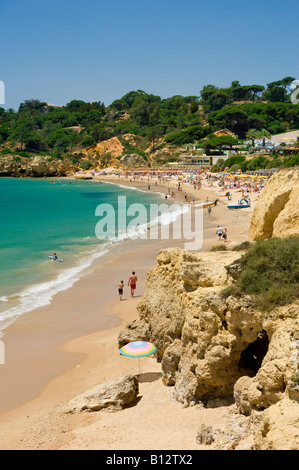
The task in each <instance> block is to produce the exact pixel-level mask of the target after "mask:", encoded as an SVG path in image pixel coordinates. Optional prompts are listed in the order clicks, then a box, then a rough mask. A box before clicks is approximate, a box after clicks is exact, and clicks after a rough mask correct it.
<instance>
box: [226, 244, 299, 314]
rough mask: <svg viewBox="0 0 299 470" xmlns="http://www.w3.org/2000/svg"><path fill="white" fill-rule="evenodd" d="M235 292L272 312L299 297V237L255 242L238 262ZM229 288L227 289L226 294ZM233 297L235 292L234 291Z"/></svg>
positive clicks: (262, 308)
mask: <svg viewBox="0 0 299 470" xmlns="http://www.w3.org/2000/svg"><path fill="white" fill-rule="evenodd" d="M239 263H240V265H241V269H242V270H241V274H240V277H239V278H238V280H237V281H236V283H235V285H234V287H233V290H234V291H235V292H239V293H240V292H242V293H245V294H250V295H253V297H254V299H255V303H256V306H257V307H258V308H260V309H261V310H264V311H265V310H271V309H273V308H275V307H277V306H279V305H287V304H289V303H291V302H293V301H294V300H296V299H298V298H299V236H298V235H294V236H291V237H288V238H282V239H280V238H272V239H270V240H264V241H258V242H256V243H254V244H253V245H252V246H250V247H249V249H248V250H247V251H246V253H244V254H243V255H242V257H241V258H240V260H239ZM228 293H229V289H228V290H227V289H226V293H225V294H226V295H225V296H227V294H228ZM231 295H234V292H233V291H231Z"/></svg>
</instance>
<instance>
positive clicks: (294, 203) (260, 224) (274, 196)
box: [249, 168, 299, 240]
mask: <svg viewBox="0 0 299 470" xmlns="http://www.w3.org/2000/svg"><path fill="white" fill-rule="evenodd" d="M298 201H299V168H289V169H284V170H280V171H277V172H276V173H274V175H273V176H272V177H271V179H270V181H269V183H268V184H267V186H266V187H265V188H264V190H263V192H262V194H261V196H260V198H259V200H258V201H257V203H256V206H255V209H254V212H253V215H252V218H251V223H250V229H249V239H250V240H265V239H267V238H271V237H285V236H290V235H294V234H299V204H298Z"/></svg>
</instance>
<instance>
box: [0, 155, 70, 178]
mask: <svg viewBox="0 0 299 470" xmlns="http://www.w3.org/2000/svg"><path fill="white" fill-rule="evenodd" d="M74 171H76V168H75V167H74V165H73V164H72V163H71V162H70V160H67V159H65V160H60V159H58V158H55V159H53V158H50V157H43V156H36V157H32V158H24V157H18V156H13V155H9V156H5V157H1V158H0V176H10V177H19V178H20V177H27V178H42V177H55V176H67V175H70V174H72V173H73V172H74Z"/></svg>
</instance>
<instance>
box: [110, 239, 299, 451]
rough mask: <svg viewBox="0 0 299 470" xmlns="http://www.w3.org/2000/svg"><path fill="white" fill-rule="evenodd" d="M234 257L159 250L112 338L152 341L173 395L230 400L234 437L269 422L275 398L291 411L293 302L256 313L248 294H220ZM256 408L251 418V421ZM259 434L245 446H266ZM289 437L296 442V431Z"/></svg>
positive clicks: (295, 340) (298, 357)
mask: <svg viewBox="0 0 299 470" xmlns="http://www.w3.org/2000/svg"><path fill="white" fill-rule="evenodd" d="M239 256H240V253H238V252H217V253H216V252H210V253H200V254H193V253H189V252H187V251H184V250H181V249H175V248H172V249H168V250H162V251H161V252H160V253H159V256H158V265H157V267H156V268H154V269H153V270H151V271H150V272H149V273H148V276H147V282H146V290H145V294H144V297H143V299H142V300H141V302H140V303H139V305H138V311H139V318H138V320H135V321H134V323H132V324H130V325H128V326H127V328H125V330H124V331H123V332H122V333H121V335H120V337H119V339H120V343H121V341H124V340H125V341H126V342H127V341H129V340H130V338H132V339H137V337H138V339H144V340H147V341H148V340H150V341H152V342H153V343H154V344H155V345H156V347H157V353H156V354H157V359H158V360H159V361H161V365H162V370H163V381H164V383H165V385H168V386H173V395H174V397H175V399H176V400H177V401H179V402H181V403H183V404H185V405H193V404H196V403H203V404H208V403H209V402H210V401H211V400H223V399H226V400H234V403H235V405H234V406H235V409H236V416H238V415H242V416H243V418H242V420H243V421H244V426H243V424H242V427H243V431H244V432H243V431H242V432H240V436H241V437H240V439H239V440H241V438H242V439H243V437H244V436H243V434H246V432H247V431H246V429H247V430H249V429H250V430H252V427H254V426H255V429H256V430H257V429H259V427H258V426H262V427H263V426H264V427H266V424H265V423H266V422H272V421H271V420H272V418H271V416H272V415H271V411H268V412H267V414H265V421H264V420H263V413H264V412H265V411H266V410H270V409H271V408H272V407H278V405H279V404H280V403H284V407H288V406H289V405H290V406H291V407H292V408H293V412H296V413H297V416H298V418H299V386H298V376H299V370H298V363H299V305H298V303H294V304H291V305H287V306H284V307H279V308H277V309H276V310H273V311H272V312H269V313H264V312H263V313H262V312H260V311H258V310H256V309H255V308H254V306H253V302H252V299H251V297H250V296H243V297H241V298H234V297H232V296H229V297H228V298H225V296H223V295H222V291H223V288H224V287H226V286H228V285H230V284H232V283H233V281H234V280H233V277H232V276H231V274H230V272H231V270H230V269H227V268H228V267H229V266H233V265H235V264H237V263H236V261H237V258H238V257H239ZM136 333H137V334H136ZM120 346H121V344H120ZM281 406H282V405H281ZM256 413H257V414H258V416H259V419H254V423H252V417H253V416H254V414H256ZM286 416H287V414H286ZM247 418H248V420H247ZM273 420H274V418H273ZM243 421H242V422H243ZM245 424H246V425H245ZM248 432H249V431H248ZM250 432H251V431H250ZM203 434H204V435H203V436H202V437H199V438H198V439H199V441H200V440H202V442H203V441H204V440H205V439H208V440H209V439H212V437H211V436H212V435H213V432H212V431H211V430H208V431H207V436H205V433H203ZM216 434H217V433H216ZM220 434H221V433H220ZM220 434H219V432H218V435H220ZM225 434H226V432H225V431H223V435H225ZM260 436H261V437H260V439H261V442H260V443H259V444H258V443H254V444H253V447H254V446H255V445H256V446H261V447H265V446H267V445H268V443H267V442H268V441H266V440H265V431H263V432H261V433H260ZM268 437H269V439H268V440H269V442H270V440H271V439H274V438H272V437H271V439H270V434H269V433H268ZM233 442H234V444H233V448H234V447H235V446H237V445H238V442H239V441H238V439H237V438H235V437H234V438H233ZM271 442H272V441H271ZM292 442H293V444H292V445H295V444H294V442H297V446H298V447H299V433H297V434H296V437H294V438H293V441H292ZM221 445H222V444H219V446H220V447H221ZM269 445H270V444H269ZM271 446H273V443H272V444H271Z"/></svg>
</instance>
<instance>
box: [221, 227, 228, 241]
mask: <svg viewBox="0 0 299 470" xmlns="http://www.w3.org/2000/svg"><path fill="white" fill-rule="evenodd" d="M222 238H223V239H224V241H225V242H226V240H227V228H225V229H224V232H223V234H222Z"/></svg>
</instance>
